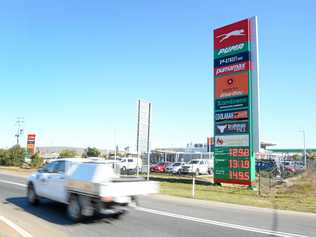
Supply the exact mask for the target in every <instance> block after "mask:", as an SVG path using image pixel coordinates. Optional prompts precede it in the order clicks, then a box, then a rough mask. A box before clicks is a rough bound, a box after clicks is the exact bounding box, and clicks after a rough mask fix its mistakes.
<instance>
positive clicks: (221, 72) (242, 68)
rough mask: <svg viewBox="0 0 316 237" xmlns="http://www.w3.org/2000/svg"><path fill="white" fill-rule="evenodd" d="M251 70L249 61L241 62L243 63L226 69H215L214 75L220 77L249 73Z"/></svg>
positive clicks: (225, 67)
mask: <svg viewBox="0 0 316 237" xmlns="http://www.w3.org/2000/svg"><path fill="white" fill-rule="evenodd" d="M249 69H250V63H249V61H247V62H241V63H236V64H232V65H228V66H224V67H218V68H214V75H215V76H216V77H218V76H222V75H226V74H231V73H235V72H241V71H247V70H249Z"/></svg>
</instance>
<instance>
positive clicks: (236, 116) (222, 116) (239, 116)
mask: <svg viewBox="0 0 316 237" xmlns="http://www.w3.org/2000/svg"><path fill="white" fill-rule="evenodd" d="M243 119H248V110H242V111H233V112H219V113H215V121H216V122H221V121H230V120H243Z"/></svg>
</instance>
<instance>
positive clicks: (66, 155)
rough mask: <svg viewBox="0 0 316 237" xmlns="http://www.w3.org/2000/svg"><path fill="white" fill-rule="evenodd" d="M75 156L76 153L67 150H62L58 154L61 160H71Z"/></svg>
mask: <svg viewBox="0 0 316 237" xmlns="http://www.w3.org/2000/svg"><path fill="white" fill-rule="evenodd" d="M76 156H78V154H77V152H76V151H73V150H68V149H65V150H62V151H61V152H60V153H59V157H61V158H72V157H76Z"/></svg>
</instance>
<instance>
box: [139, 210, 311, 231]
mask: <svg viewBox="0 0 316 237" xmlns="http://www.w3.org/2000/svg"><path fill="white" fill-rule="evenodd" d="M136 210H138V211H142V212H147V213H151V214H156V215H161V216H168V217H173V218H178V219H183V220H188V221H194V222H199V223H203V224H210V225H216V226H221V227H226V228H231V229H238V230H243V231H250V232H255V233H260V234H266V235H272V236H280V237H307V236H306V235H298V234H291V233H285V232H279V231H273V230H266V229H260V228H254V227H249V226H242V225H236V224H230V223H225V222H219V221H213V220H207V219H202V218H196V217H191V216H184V215H179V214H174V213H170V212H164V211H157V210H153V209H149V208H144V207H136Z"/></svg>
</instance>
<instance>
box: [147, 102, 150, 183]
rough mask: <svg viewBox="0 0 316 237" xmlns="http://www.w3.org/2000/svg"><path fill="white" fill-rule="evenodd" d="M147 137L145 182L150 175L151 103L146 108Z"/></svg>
mask: <svg viewBox="0 0 316 237" xmlns="http://www.w3.org/2000/svg"><path fill="white" fill-rule="evenodd" d="M148 107H149V108H148V136H147V180H148V181H149V175H150V148H149V146H150V116H151V103H149V106H148Z"/></svg>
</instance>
